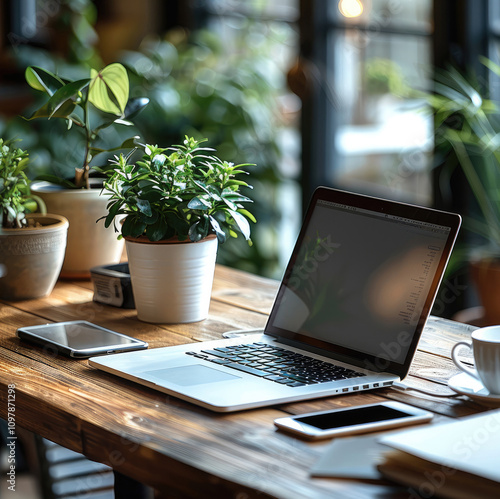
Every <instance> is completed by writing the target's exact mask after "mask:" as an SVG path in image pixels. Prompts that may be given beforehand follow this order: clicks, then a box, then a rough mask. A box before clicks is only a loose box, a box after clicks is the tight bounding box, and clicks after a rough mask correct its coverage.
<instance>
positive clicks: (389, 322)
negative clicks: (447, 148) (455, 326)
mask: <svg viewBox="0 0 500 499" xmlns="http://www.w3.org/2000/svg"><path fill="white" fill-rule="evenodd" d="M459 224H460V217H458V216H457V215H451V214H448V213H442V212H439V211H435V210H430V209H427V208H421V207H415V206H411V205H406V204H402V203H397V202H392V201H385V200H379V199H376V198H370V197H367V196H359V195H354V194H351V193H345V192H341V191H335V190H333V189H326V188H320V189H319V190H318V191H316V193H315V196H314V198H313V201H312V203H311V206H310V207H309V210H308V213H307V215H306V219H305V222H304V224H303V227H302V231H301V234H300V235H299V238H298V241H297V244H296V247H295V249H294V251H293V254H292V258H291V260H290V264H289V266H288V268H287V270H286V272H285V277H284V279H283V282H282V285H281V287H280V290H279V293H278V297H277V300H276V302H275V306H274V308H273V310H272V312H271V315H270V318H269V322H268V325H267V327H266V332H269V333H271V334H274V335H276V334H277V335H279V336H281V337H284V338H288V339H290V340H296V341H300V342H303V343H306V344H309V345H311V346H313V347H317V348H320V349H322V350H325V349H326V350H328V351H329V352H331V353H335V354H341V355H343V356H344V357H345V360H348V361H349V362H353V363H355V364H358V365H361V366H362V367H366V368H371V369H373V370H381V371H390V372H394V370H396V371H397V372H398V374H401V372H402V371H407V368H409V363H410V362H411V359H412V357H413V354H414V352H415V350H416V345H417V342H418V339H419V337H420V334H421V332H422V330H423V326H424V324H425V320H426V319H427V316H428V314H429V312H430V308H431V306H432V302H433V300H434V296H435V294H436V291H437V288H438V285H439V282H440V280H441V276H442V274H443V272H444V268H445V265H446V262H447V260H448V257H449V254H450V251H451V247H452V245H453V242H454V240H455V237H456V233H457V230H458V226H459ZM322 353H324V352H322Z"/></svg>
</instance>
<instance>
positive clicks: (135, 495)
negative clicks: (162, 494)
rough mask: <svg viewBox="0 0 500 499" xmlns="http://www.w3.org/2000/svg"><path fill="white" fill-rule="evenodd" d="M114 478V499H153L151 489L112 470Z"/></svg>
mask: <svg viewBox="0 0 500 499" xmlns="http://www.w3.org/2000/svg"><path fill="white" fill-rule="evenodd" d="M113 474H114V476H115V499H153V497H154V492H153V489H151V488H150V487H147V486H146V485H144V484H142V483H141V482H138V481H137V480H134V479H133V478H130V477H128V476H126V475H123V474H122V473H119V472H118V471H115V470H113Z"/></svg>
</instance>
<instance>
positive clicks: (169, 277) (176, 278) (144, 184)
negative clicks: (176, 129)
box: [104, 137, 255, 323]
mask: <svg viewBox="0 0 500 499" xmlns="http://www.w3.org/2000/svg"><path fill="white" fill-rule="evenodd" d="M202 142H204V140H195V139H194V138H192V137H185V140H184V143H183V144H182V145H178V146H174V147H169V148H161V147H157V146H152V145H145V146H142V147H143V149H144V155H143V157H142V159H141V160H140V161H137V162H136V163H135V164H134V163H132V162H130V157H131V154H129V155H127V156H125V155H123V154H121V155H120V156H119V157H117V158H116V159H115V160H113V161H112V163H113V168H112V169H111V170H109V171H108V172H107V179H106V181H105V182H104V188H105V189H106V190H107V191H109V192H110V193H111V195H110V200H109V203H108V215H107V216H106V218H105V226H106V227H109V226H110V225H111V224H114V225H115V230H116V231H120V235H119V237H124V238H125V240H126V249H127V255H128V259H129V267H130V274H131V280H132V288H133V292H134V299H135V303H136V308H137V315H138V318H139V319H140V320H143V321H146V322H161V323H179V322H195V321H200V320H203V319H205V318H206V317H207V315H208V309H209V304H210V293H211V289H212V281H213V273H214V267H215V258H216V253H217V244H218V243H223V242H224V241H226V239H227V237H228V236H232V237H237V235H238V232H239V233H241V234H242V235H243V236H244V238H245V239H246V240H248V241H250V224H249V220H251V221H252V222H255V218H254V217H253V215H252V214H251V213H250V212H249V211H247V210H246V209H245V208H244V203H248V202H251V200H250V199H249V198H248V197H246V196H245V195H243V194H241V193H240V188H242V187H250V186H249V185H248V184H247V183H246V182H244V181H243V180H239V179H237V178H236V176H238V175H240V174H243V173H246V172H245V171H244V170H242V168H243V167H246V166H250V165H248V164H240V165H234V164H233V163H229V162H227V161H222V160H221V159H219V158H218V157H216V156H214V155H213V154H212V153H213V151H214V150H213V149H209V148H205V147H201V146H200V144H201V143H202ZM117 217H124V219H123V220H122V223H121V225H120V229H118V228H117V225H116V224H115V221H116V218H117Z"/></svg>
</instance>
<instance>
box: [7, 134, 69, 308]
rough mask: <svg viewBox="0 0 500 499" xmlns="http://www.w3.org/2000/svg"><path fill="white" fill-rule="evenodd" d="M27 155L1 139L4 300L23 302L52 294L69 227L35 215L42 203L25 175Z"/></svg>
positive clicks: (60, 220) (53, 217)
mask: <svg viewBox="0 0 500 499" xmlns="http://www.w3.org/2000/svg"><path fill="white" fill-rule="evenodd" d="M27 164H28V153H27V152H26V151H24V150H22V149H20V148H17V147H15V146H14V144H13V143H12V142H9V141H4V140H3V139H1V138H0V213H1V217H0V220H1V222H2V225H1V228H0V262H1V264H0V298H3V299H7V300H22V299H31V298H38V297H41V296H45V295H47V294H49V293H50V292H51V291H52V289H53V287H54V284H55V282H56V280H57V277H58V275H59V272H60V270H61V266H62V263H63V259H64V253H65V248H66V234H67V230H68V221H67V220H66V219H65V218H64V217H61V216H59V215H47V214H45V213H43V214H40V213H31V212H33V211H35V210H36V209H37V207H38V205H39V206H40V208H41V209H42V211H44V209H45V207H44V204H43V201H42V200H41V199H39V198H38V197H37V196H32V195H31V192H30V186H29V180H28V178H27V176H26V174H25V173H24V169H25V168H26V166H27Z"/></svg>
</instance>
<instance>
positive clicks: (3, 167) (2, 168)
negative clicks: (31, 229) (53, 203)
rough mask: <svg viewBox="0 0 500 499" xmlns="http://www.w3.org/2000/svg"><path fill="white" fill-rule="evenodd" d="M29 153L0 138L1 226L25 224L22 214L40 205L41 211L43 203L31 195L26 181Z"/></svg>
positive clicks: (43, 208) (25, 225)
mask: <svg viewBox="0 0 500 499" xmlns="http://www.w3.org/2000/svg"><path fill="white" fill-rule="evenodd" d="M28 161H29V155H28V152H27V151H24V150H22V149H20V148H18V147H15V146H14V143H13V141H4V140H3V139H1V138H0V214H1V218H0V221H1V222H2V227H3V228H10V229H15V228H22V227H27V226H28V222H27V220H26V213H32V212H34V211H36V210H37V208H38V207H40V209H41V211H42V212H45V204H44V203H43V201H42V200H41V199H40V198H39V197H38V196H34V195H32V194H31V191H30V187H29V184H30V181H29V179H28V177H27V176H26V173H25V172H24V170H25V168H26V167H27V166H28Z"/></svg>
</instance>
